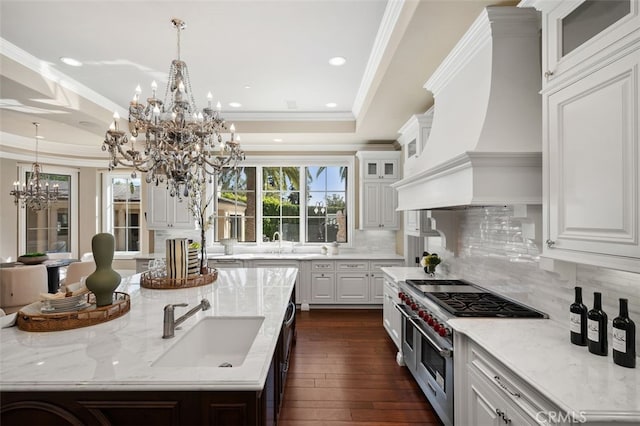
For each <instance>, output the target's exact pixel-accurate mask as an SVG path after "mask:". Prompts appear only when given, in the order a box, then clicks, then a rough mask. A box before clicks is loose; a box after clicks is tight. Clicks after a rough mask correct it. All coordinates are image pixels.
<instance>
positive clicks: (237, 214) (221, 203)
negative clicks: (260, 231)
mask: <svg viewBox="0 0 640 426" xmlns="http://www.w3.org/2000/svg"><path fill="white" fill-rule="evenodd" d="M216 211H217V212H218V216H217V219H216V241H221V240H224V239H230V238H233V239H236V240H237V241H239V242H256V168H255V167H240V168H238V169H237V170H235V171H234V170H231V169H229V170H228V171H226V172H225V173H222V174H221V175H220V176H219V177H218V197H217V203H216Z"/></svg>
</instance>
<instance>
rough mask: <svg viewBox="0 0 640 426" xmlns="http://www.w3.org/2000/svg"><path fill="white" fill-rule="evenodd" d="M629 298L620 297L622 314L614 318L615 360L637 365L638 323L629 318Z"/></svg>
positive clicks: (622, 364) (627, 364) (625, 364)
mask: <svg viewBox="0 0 640 426" xmlns="http://www.w3.org/2000/svg"><path fill="white" fill-rule="evenodd" d="M627 304H628V301H627V299H620V315H618V317H617V318H616V319H614V320H613V342H612V343H613V362H615V363H616V364H618V365H621V366H623V367H629V368H635V367H636V325H635V324H634V322H633V321H631V319H630V318H629V308H628V305H627Z"/></svg>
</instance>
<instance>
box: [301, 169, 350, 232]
mask: <svg viewBox="0 0 640 426" xmlns="http://www.w3.org/2000/svg"><path fill="white" fill-rule="evenodd" d="M346 207H347V168H346V167H344V166H343V167H338V166H329V167H326V166H315V167H307V209H306V210H307V240H306V242H309V243H316V242H322V243H326V242H331V241H337V242H339V243H344V242H347V216H346V214H347V210H346Z"/></svg>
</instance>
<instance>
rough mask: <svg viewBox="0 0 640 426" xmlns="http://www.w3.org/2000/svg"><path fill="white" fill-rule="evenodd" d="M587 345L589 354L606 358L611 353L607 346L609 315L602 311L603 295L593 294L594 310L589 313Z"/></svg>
mask: <svg viewBox="0 0 640 426" xmlns="http://www.w3.org/2000/svg"><path fill="white" fill-rule="evenodd" d="M587 343H588V346H589V352H591V353H593V354H596V355H603V356H606V355H607V354H608V353H609V347H608V345H607V314H605V313H604V311H603V310H602V294H601V293H599V292H595V293H593V309H591V310H590V311H589V312H588V313H587Z"/></svg>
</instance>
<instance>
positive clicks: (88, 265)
mask: <svg viewBox="0 0 640 426" xmlns="http://www.w3.org/2000/svg"><path fill="white" fill-rule="evenodd" d="M95 270H96V263H95V262H94V261H93V260H88V261H86V262H73V263H70V264H69V266H67V276H66V277H65V279H64V282H63V283H62V284H64V285H66V284H73V283H77V282H79V281H80V279H81V278H82V277H84V278H86V277H88V276H89V275H91V274H92V273H93V272H94V271H95Z"/></svg>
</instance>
